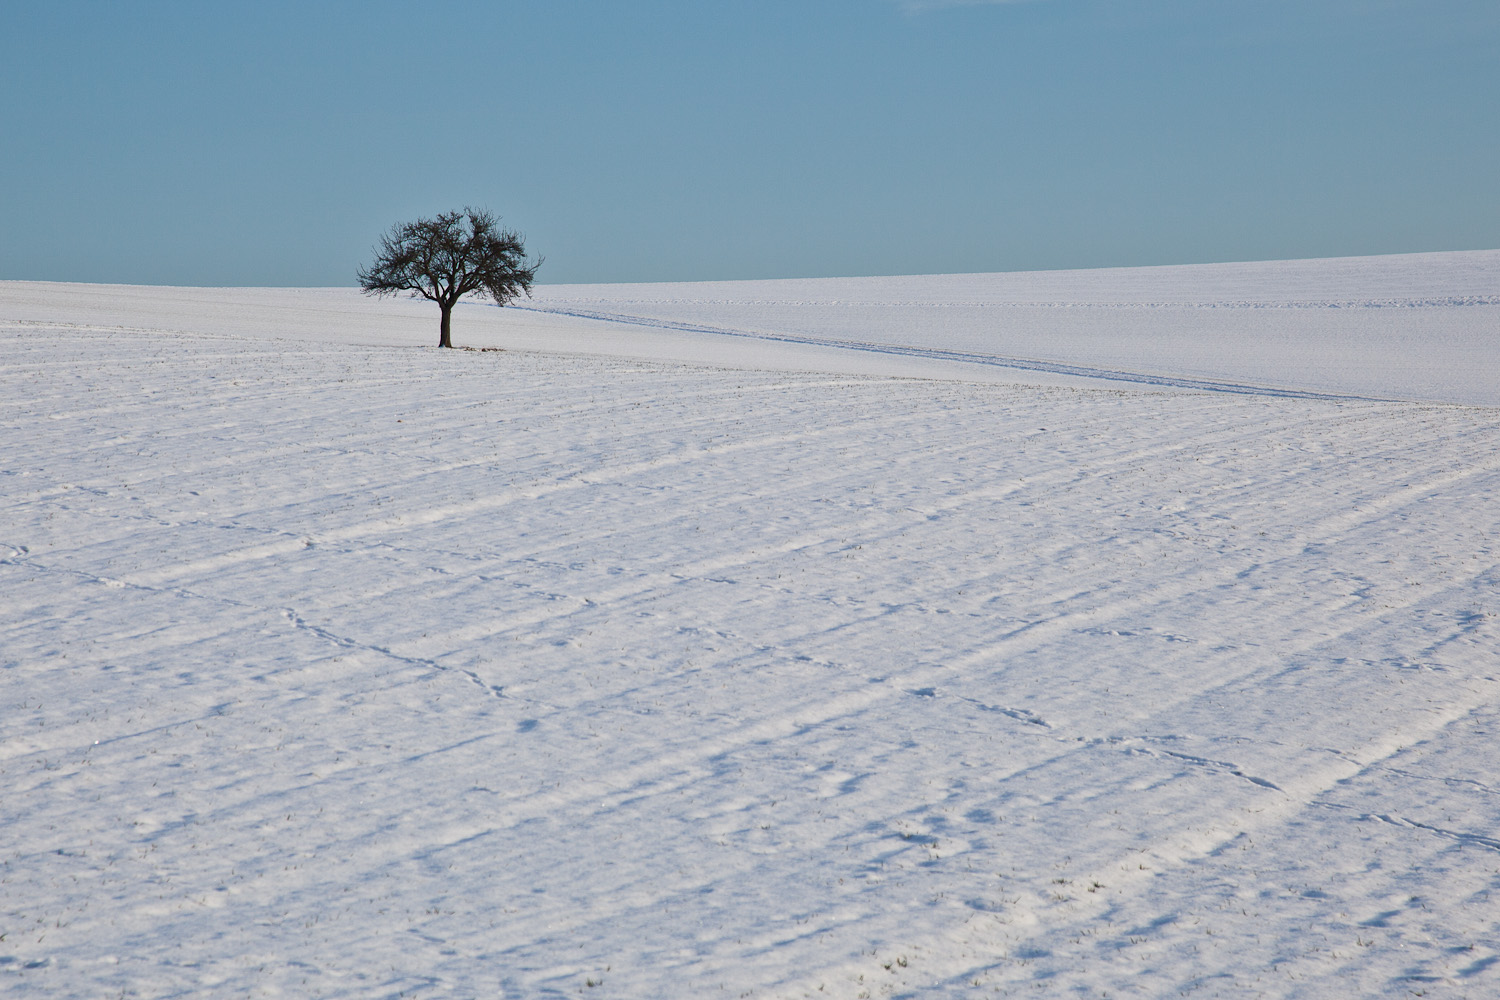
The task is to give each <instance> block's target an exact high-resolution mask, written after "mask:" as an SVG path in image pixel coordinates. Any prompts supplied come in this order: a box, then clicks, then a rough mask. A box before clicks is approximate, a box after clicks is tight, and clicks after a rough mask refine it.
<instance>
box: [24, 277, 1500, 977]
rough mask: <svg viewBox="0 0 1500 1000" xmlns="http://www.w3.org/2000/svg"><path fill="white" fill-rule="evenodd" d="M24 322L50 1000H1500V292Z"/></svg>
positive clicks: (95, 311)
mask: <svg viewBox="0 0 1500 1000" xmlns="http://www.w3.org/2000/svg"><path fill="white" fill-rule="evenodd" d="M521 306H522V307H524V308H515V307H511V308H507V309H496V308H494V307H486V306H480V305H472V306H466V307H462V308H460V310H458V311H457V313H456V314H455V320H454V336H455V339H456V341H457V342H459V343H460V344H469V345H476V346H489V347H503V348H506V349H505V350H500V351H490V352H468V351H439V350H436V349H434V348H431V347H429V346H427V345H428V344H429V343H430V342H431V341H432V340H434V339H435V336H436V326H437V323H436V314H435V310H433V309H431V308H430V307H428V306H427V305H426V303H421V302H415V303H414V302H409V301H406V300H398V301H392V300H384V301H380V300H371V299H366V298H363V297H361V296H359V295H358V294H357V293H356V292H354V291H353V290H349V289H313V290H306V289H174V288H144V287H124V286H90V285H66V284H46V283H27V282H0V428H3V434H0V995H4V996H6V997H18V998H33V997H48V998H54V997H103V996H111V997H113V996H126V997H131V996H138V997H171V996H225V997H229V996H235V997H239V996H256V997H396V996H407V997H426V998H436V997H507V998H511V997H514V998H522V997H546V996H569V997H576V996H584V997H591V998H592V997H598V998H612V997H615V998H639V997H665V998H675V997H681V998H689V997H691V998H699V997H716V996H724V997H763V998H771V997H825V996H828V997H849V998H856V997H891V996H904V997H948V996H969V995H973V996H996V995H998V996H1028V997H1030V996H1059V997H1098V996H1103V995H1108V996H1111V997H1118V996H1135V997H1160V996H1171V995H1177V994H1185V995H1188V996H1203V997H1210V996H1221V997H1251V996H1264V997H1320V998H1323V997H1326V998H1345V997H1352V996H1369V997H1386V996H1389V997H1405V996H1410V995H1424V994H1425V995H1430V996H1444V997H1474V998H1479V997H1493V996H1496V995H1500V739H1497V732H1500V550H1497V541H1496V539H1500V501H1497V497H1500V252H1476V253H1453V254H1424V255H1411V256H1403V257H1388V258H1369V259H1351V260H1339V261H1296V262H1280V263H1271V264H1245V265H1210V266H1201V267H1178V268H1141V269H1129V270H1125V269H1122V270H1111V271H1098V272H1059V273H1051V274H1014V275H961V276H928V277H909V278H895V279H890V278H887V279H865V278H861V279H826V280H810V281H781V282H732V283H731V282H725V283H711V284H695V285H650V286H639V285H638V286H627V285H619V286H571V287H568V286H550V287H542V288H539V289H538V290H537V294H536V296H535V298H534V299H533V300H531V301H530V302H523V303H521Z"/></svg>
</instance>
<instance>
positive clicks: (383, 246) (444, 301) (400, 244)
mask: <svg viewBox="0 0 1500 1000" xmlns="http://www.w3.org/2000/svg"><path fill="white" fill-rule="evenodd" d="M541 264H542V261H541V258H537V260H536V262H535V263H528V262H527V260H526V247H525V245H524V243H523V241H522V238H521V236H520V235H519V234H517V233H514V232H511V231H510V230H509V229H501V228H500V220H499V219H497V218H496V217H495V216H493V215H491V214H490V213H489V212H486V211H483V210H480V209H473V208H465V209H464V210H463V211H462V212H444V213H442V214H441V215H439V216H438V217H437V218H435V219H418V220H417V221H416V222H402V223H398V224H397V225H395V226H392V227H391V231H390V232H388V233H386V234H385V235H384V236H382V237H381V238H380V245H379V246H377V247H376V248H375V263H373V264H371V265H370V266H369V267H367V268H360V270H359V284H360V287H361V288H363V289H364V290H365V292H367V293H369V294H372V295H396V294H398V293H400V292H410V293H411V294H412V297H413V298H415V297H416V296H418V295H420V296H422V298H424V299H430V300H432V301H433V302H436V303H437V305H438V308H439V309H440V310H442V314H443V318H442V326H441V331H442V332H441V334H440V335H439V337H438V346H439V347H452V346H453V342H452V340H451V339H450V338H449V335H448V333H449V325H450V322H449V321H450V320H451V318H452V315H453V306H454V304H455V303H457V302H458V300H459V299H461V298H463V297H464V296H465V295H468V294H470V293H476V294H479V295H487V296H489V297H490V298H491V299H494V300H495V303H496V304H497V305H502V306H503V305H505V303H507V302H509V301H510V300H511V299H513V298H515V297H516V296H517V295H520V294H521V293H522V292H525V293H526V294H527V295H530V294H531V281H532V279H533V278H534V277H536V271H537V268H538V267H540V266H541Z"/></svg>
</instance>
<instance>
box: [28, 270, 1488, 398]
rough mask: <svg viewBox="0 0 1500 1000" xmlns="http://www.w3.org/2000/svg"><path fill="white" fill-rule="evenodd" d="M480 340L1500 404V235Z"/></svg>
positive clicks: (1000, 280) (635, 307)
mask: <svg viewBox="0 0 1500 1000" xmlns="http://www.w3.org/2000/svg"><path fill="white" fill-rule="evenodd" d="M0 320H16V321H27V322H29V323H33V324H35V323H56V322H63V323H68V324H73V325H79V324H83V325H87V326H101V327H126V328H150V329H158V330H179V331H195V332H197V333H200V334H202V333H216V334H233V335H236V336H250V337H275V338H284V339H291V340H306V341H311V342H329V341H332V342H345V343H362V344H389V345H395V344H413V345H421V344H428V343H432V342H433V341H434V340H435V337H436V332H435V331H436V326H437V321H436V318H435V313H434V311H433V310H432V308H431V307H430V306H428V304H427V303H425V302H420V301H417V302H414V301H410V300H406V299H397V300H390V299H386V300H371V299H367V298H365V297H363V296H361V295H359V294H358V292H357V291H355V290H354V289H254V288H250V289H244V288H228V289H212V288H188V289H181V288H153V287H142V286H110V285H66V284H49V283H39V282H0ZM454 329H455V337H456V338H457V342H458V343H461V344H472V345H481V346H508V347H515V348H526V349H537V350H553V351H560V352H564V353H586V354H603V355H612V356H624V357H637V358H641V359H652V360H660V361H688V362H692V363H699V364H715V365H730V366H735V367H742V368H761V369H770V370H783V371H784V370H805V371H822V372H831V373H846V374H881V375H912V376H920V377H936V378H962V379H968V380H975V381H989V382H995V381H1002V382H1023V383H1032V384H1036V383H1041V384H1053V385H1061V384H1074V385H1078V384H1085V383H1084V382H1080V381H1079V380H1080V379H1102V380H1104V381H1105V382H1107V383H1109V384H1115V385H1129V384H1139V385H1148V386H1156V387H1159V388H1170V387H1174V386H1176V387H1186V388H1189V389H1193V388H1196V389H1209V390H1212V389H1222V390H1228V391H1236V392H1240V391H1257V390H1259V389H1268V390H1281V391H1287V390H1290V391H1295V392H1310V393H1320V394H1326V395H1331V396H1358V397H1374V398H1392V399H1413V400H1431V401H1443V402H1460V403H1478V404H1484V405H1500V251H1468V252H1454V253H1430V254H1406V255H1395V256H1388V257H1360V258H1344V259H1334V260H1305V261H1274V262H1263V263H1247V264H1203V265H1185V266H1174V267H1142V268H1114V269H1104V270H1093V271H1050V272H1021V273H1015V274H973V275H921V276H915V277H893V278H827V279H797V280H785V281H731V282H695V283H681V284H638V285H543V286H538V287H537V289H536V295H535V298H534V299H532V300H524V299H523V300H522V301H521V302H519V303H517V305H516V307H513V308H508V309H503V310H498V309H495V308H493V307H490V306H486V305H482V304H479V303H468V304H464V305H462V306H461V307H460V309H459V311H458V314H457V319H456V320H455V328H454Z"/></svg>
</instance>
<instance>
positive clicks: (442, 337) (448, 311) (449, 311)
mask: <svg viewBox="0 0 1500 1000" xmlns="http://www.w3.org/2000/svg"><path fill="white" fill-rule="evenodd" d="M438 308H439V309H441V310H442V311H443V323H442V327H441V329H442V332H441V333H440V334H439V335H438V346H439V347H452V346H453V341H452V340H450V339H448V328H449V326H450V324H449V322H448V321H449V320H450V319H452V318H453V307H452V306H450V305H449V304H448V303H446V302H439V303H438Z"/></svg>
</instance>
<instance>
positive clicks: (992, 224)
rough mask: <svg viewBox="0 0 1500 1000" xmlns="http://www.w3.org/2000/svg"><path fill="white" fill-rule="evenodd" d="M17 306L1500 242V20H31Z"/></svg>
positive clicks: (323, 11) (14, 68)
mask: <svg viewBox="0 0 1500 1000" xmlns="http://www.w3.org/2000/svg"><path fill="white" fill-rule="evenodd" d="M0 23H3V32H0V192H3V193H0V279H34V280H56V281H89V282H121V283H141V284H173V285H314V286H326V285H352V284H354V283H355V277H354V275H355V271H356V269H357V268H358V267H359V266H360V265H361V264H363V263H367V262H368V261H369V259H370V256H371V247H372V246H373V245H374V243H375V242H376V241H377V239H378V238H379V236H380V234H381V233H382V232H384V231H385V230H386V229H388V228H389V227H390V226H391V225H392V224H393V223H396V222H399V221H405V220H410V219H414V218H417V217H422V216H431V215H434V214H436V213H438V212H441V211H445V210H449V209H455V208H460V207H463V206H465V205H474V206H476V207H483V208H488V209H490V210H491V211H493V212H495V213H496V214H498V215H500V216H502V217H503V219H504V222H505V224H507V225H509V226H512V227H514V228H515V229H517V230H519V231H520V232H522V233H524V234H525V236H526V239H527V246H528V248H529V249H530V250H532V251H533V252H534V253H539V254H541V255H544V256H545V258H546V261H545V263H544V265H543V267H542V270H541V272H540V274H539V281H541V282H545V283H558V282H606V281H689V280H701V279H729V278H770V277H824V276H842V275H881V274H927V273H952V272H981V271H1009V270H1037V269H1051V268H1083V267H1101V266H1116V265H1141V264H1172V263H1199V262H1209V261H1225V260H1266V259H1283V258H1300V257H1327V256H1346V255H1363V254H1384V253H1401V252H1413V251H1426V250H1461V249H1492V248H1497V247H1500V166H1497V165H1500V3H1496V2H1495V0H1020V2H984V0H964V2H961V0H796V2H783V0H639V2H637V0H534V2H505V0H492V2H486V3H469V2H444V0H428V2H424V3H394V2H381V0H361V2H358V3H354V2H349V3H344V2H332V0H330V2H308V0H302V2H297V3H281V2H275V0H259V2H257V3H254V4H205V3H201V2H192V3H168V2H150V0H137V2H122V3H116V2H104V0H98V2H89V3H84V2H76V0H50V2H48V3H45V4H35V3H27V2H23V0H0Z"/></svg>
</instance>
